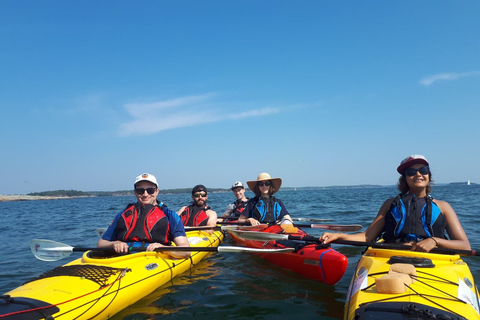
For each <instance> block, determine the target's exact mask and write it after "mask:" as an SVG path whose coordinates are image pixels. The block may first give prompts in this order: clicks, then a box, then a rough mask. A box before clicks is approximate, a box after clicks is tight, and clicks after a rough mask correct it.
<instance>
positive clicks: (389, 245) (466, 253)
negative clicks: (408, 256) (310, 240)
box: [332, 240, 480, 256]
mask: <svg viewBox="0 0 480 320" xmlns="http://www.w3.org/2000/svg"><path fill="white" fill-rule="evenodd" d="M332 243H336V244H345V245H349V246H357V247H372V248H378V249H393V250H410V249H411V248H412V247H411V246H406V245H401V244H395V243H383V242H362V241H349V240H335V241H332ZM430 252H431V253H442V254H458V255H461V256H480V252H477V251H476V250H462V249H450V248H433V249H432V250H430Z"/></svg>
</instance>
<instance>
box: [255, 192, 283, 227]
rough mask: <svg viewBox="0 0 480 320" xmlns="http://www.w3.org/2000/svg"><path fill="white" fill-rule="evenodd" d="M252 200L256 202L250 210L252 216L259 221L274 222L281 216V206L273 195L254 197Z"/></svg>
mask: <svg viewBox="0 0 480 320" xmlns="http://www.w3.org/2000/svg"><path fill="white" fill-rule="evenodd" d="M253 201H256V203H255V206H254V208H253V210H252V217H253V218H255V219H256V220H258V221H259V222H262V223H276V222H277V221H279V220H281V219H282V218H283V217H282V215H281V212H282V207H281V206H280V204H279V203H278V202H277V201H276V199H275V197H273V196H271V197H269V198H260V197H255V198H253Z"/></svg>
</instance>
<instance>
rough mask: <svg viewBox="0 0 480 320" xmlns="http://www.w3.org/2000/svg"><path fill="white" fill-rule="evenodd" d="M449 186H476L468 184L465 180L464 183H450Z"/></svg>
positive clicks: (471, 183) (468, 181)
mask: <svg viewBox="0 0 480 320" xmlns="http://www.w3.org/2000/svg"><path fill="white" fill-rule="evenodd" d="M449 185H453V186H465V185H467V186H473V185H476V183H473V182H470V180H467V181H466V182H450V183H449Z"/></svg>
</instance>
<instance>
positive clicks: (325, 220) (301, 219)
mask: <svg viewBox="0 0 480 320" xmlns="http://www.w3.org/2000/svg"><path fill="white" fill-rule="evenodd" d="M218 218H219V219H224V220H237V219H238V218H234V217H218ZM331 220H332V219H331V218H327V219H316V218H292V221H309V222H327V221H331Z"/></svg>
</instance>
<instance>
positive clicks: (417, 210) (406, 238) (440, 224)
mask: <svg viewBox="0 0 480 320" xmlns="http://www.w3.org/2000/svg"><path fill="white" fill-rule="evenodd" d="M432 200H433V199H432V197H431V196H430V195H428V196H426V197H425V198H417V197H415V195H409V194H408V195H402V194H400V195H398V196H397V197H396V198H395V199H394V200H393V201H392V204H391V206H390V209H389V211H388V212H387V213H386V215H385V226H384V234H383V239H384V240H385V241H386V242H410V241H412V240H413V241H417V242H418V241H421V240H423V239H426V238H429V237H439V238H444V239H446V236H445V227H446V224H447V221H446V219H445V216H444V215H443V214H442V212H441V211H440V208H439V207H438V206H437V205H436V204H435V203H434V202H433V201H432Z"/></svg>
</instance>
